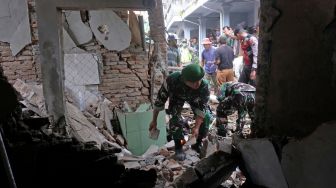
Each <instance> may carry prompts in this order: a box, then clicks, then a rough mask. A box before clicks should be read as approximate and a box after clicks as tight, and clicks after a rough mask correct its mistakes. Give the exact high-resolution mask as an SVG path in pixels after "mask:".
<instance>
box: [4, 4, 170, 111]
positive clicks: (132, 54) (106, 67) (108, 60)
mask: <svg viewBox="0 0 336 188" xmlns="http://www.w3.org/2000/svg"><path fill="white" fill-rule="evenodd" d="M27 2H28V8H29V19H30V26H31V36H32V43H31V44H29V45H27V46H26V47H25V48H24V49H23V50H22V51H21V52H20V53H19V54H17V55H16V56H13V54H12V53H11V50H10V47H9V43H5V42H0V60H1V61H0V62H1V67H2V68H3V69H4V74H5V75H6V76H7V78H8V80H9V82H10V83H14V82H15V80H16V79H18V78H19V79H22V80H24V81H26V82H39V83H41V82H42V75H41V68H40V63H39V49H38V31H37V24H38V23H37V19H36V8H35V0H27ZM158 9H162V7H161V8H158ZM116 14H117V15H118V16H119V17H120V18H121V19H122V20H123V21H124V22H126V23H127V21H128V14H127V11H116ZM160 16H161V17H162V22H160V21H159V20H160V19H158V18H160ZM149 19H150V22H153V23H150V24H151V25H150V27H151V36H150V37H151V38H152V39H153V41H154V43H155V44H157V43H159V44H160V45H161V46H163V48H162V50H161V53H163V54H165V53H166V52H165V49H166V43H165V37H164V26H163V23H164V22H163V16H162V10H161V12H160V10H159V11H158V10H156V9H155V10H153V11H151V12H150V13H149ZM161 36H163V37H161ZM153 46H154V45H151V48H152V49H153ZM81 48H82V49H83V50H82V51H84V50H85V51H86V52H87V53H95V54H99V55H101V57H102V64H101V65H100V67H99V69H100V70H99V72H100V79H101V84H100V85H99V87H98V89H99V91H100V92H101V93H102V94H103V95H104V96H105V97H106V98H108V99H109V100H111V101H112V102H113V104H114V105H117V104H119V103H120V102H122V101H127V102H128V103H129V105H130V106H131V107H136V106H137V105H139V104H141V103H144V102H149V100H150V82H151V78H150V72H151V70H152V69H151V68H150V65H149V56H148V52H146V51H143V50H142V48H141V47H135V46H134V45H132V44H131V46H130V47H128V48H126V49H125V50H122V51H120V52H116V51H113V50H108V49H106V48H105V47H104V46H103V44H102V43H101V42H100V41H98V40H95V39H94V40H91V41H90V42H87V43H85V44H84V45H81ZM78 49H79V48H78ZM165 62H166V61H165V55H163V60H162V62H161V61H160V64H161V63H162V64H164V63H165ZM160 71H161V70H158V72H160ZM156 78H158V76H157V77H156ZM161 80H162V79H161ZM156 87H157V88H158V87H159V84H156Z"/></svg>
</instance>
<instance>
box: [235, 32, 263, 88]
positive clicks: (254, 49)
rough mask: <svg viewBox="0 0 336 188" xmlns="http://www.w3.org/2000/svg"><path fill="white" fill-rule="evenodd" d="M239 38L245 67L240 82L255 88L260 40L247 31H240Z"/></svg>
mask: <svg viewBox="0 0 336 188" xmlns="http://www.w3.org/2000/svg"><path fill="white" fill-rule="evenodd" d="M237 37H238V39H239V40H240V41H241V42H240V45H241V49H242V51H243V60H244V67H243V71H242V73H241V75H240V77H239V82H243V83H246V84H251V85H253V86H255V85H256V83H255V80H256V70H257V67H258V64H257V63H258V59H257V57H258V39H257V38H256V37H255V36H253V35H250V34H248V33H247V31H246V30H245V29H240V30H239V31H238V33H237Z"/></svg>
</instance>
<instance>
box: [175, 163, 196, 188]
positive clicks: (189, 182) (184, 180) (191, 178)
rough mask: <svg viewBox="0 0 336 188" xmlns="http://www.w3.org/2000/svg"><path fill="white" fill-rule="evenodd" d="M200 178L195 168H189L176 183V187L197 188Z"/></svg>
mask: <svg viewBox="0 0 336 188" xmlns="http://www.w3.org/2000/svg"><path fill="white" fill-rule="evenodd" d="M198 181H199V178H198V176H197V174H196V172H195V170H194V169H193V168H187V169H186V171H185V172H184V173H183V174H182V175H181V176H180V177H178V178H176V180H175V181H174V185H175V187H195V186H196V185H197V183H198Z"/></svg>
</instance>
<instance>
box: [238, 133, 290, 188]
mask: <svg viewBox="0 0 336 188" xmlns="http://www.w3.org/2000/svg"><path fill="white" fill-rule="evenodd" d="M238 150H239V151H240V153H241V155H242V158H243V161H244V164H245V167H246V170H247V172H248V175H249V177H250V178H251V181H252V183H254V184H256V185H258V186H263V187H272V188H273V187H274V188H286V187H288V185H287V182H286V179H285V177H284V174H283V172H282V168H281V166H280V162H279V159H278V157H277V155H276V152H275V150H274V147H273V145H272V143H271V142H270V141H269V140H267V139H249V140H246V139H244V140H241V141H240V142H239V143H238Z"/></svg>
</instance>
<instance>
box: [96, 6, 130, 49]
mask: <svg viewBox="0 0 336 188" xmlns="http://www.w3.org/2000/svg"><path fill="white" fill-rule="evenodd" d="M89 14H90V21H89V22H90V27H91V29H92V31H93V33H94V35H95V37H96V38H97V40H99V41H100V42H101V43H102V44H103V45H104V46H105V47H106V48H107V49H109V50H116V51H122V50H124V49H126V48H127V47H129V45H130V42H131V32H130V30H129V27H128V25H127V24H126V23H125V22H124V21H123V20H122V19H121V18H120V17H119V16H118V15H117V14H116V13H114V12H113V11H112V10H93V11H89Z"/></svg>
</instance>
